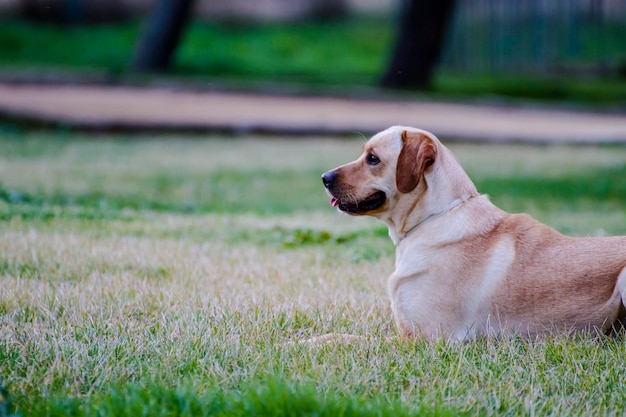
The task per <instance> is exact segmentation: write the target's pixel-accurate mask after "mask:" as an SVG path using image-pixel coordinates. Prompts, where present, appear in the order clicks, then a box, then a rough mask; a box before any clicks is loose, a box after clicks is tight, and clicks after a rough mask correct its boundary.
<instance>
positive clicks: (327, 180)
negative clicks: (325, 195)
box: [322, 171, 337, 188]
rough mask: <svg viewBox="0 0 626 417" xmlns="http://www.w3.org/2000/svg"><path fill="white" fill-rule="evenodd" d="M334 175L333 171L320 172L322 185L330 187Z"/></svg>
mask: <svg viewBox="0 0 626 417" xmlns="http://www.w3.org/2000/svg"><path fill="white" fill-rule="evenodd" d="M336 177H337V174H335V171H328V172H325V173H324V174H322V182H323V183H324V187H326V188H330V187H332V186H333V183H334V182H335V178H336Z"/></svg>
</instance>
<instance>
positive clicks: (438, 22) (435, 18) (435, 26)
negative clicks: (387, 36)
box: [381, 0, 454, 89]
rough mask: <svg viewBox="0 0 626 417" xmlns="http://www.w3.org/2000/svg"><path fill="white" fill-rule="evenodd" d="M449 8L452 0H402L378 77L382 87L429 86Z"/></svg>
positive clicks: (450, 13)
mask: <svg viewBox="0 0 626 417" xmlns="http://www.w3.org/2000/svg"><path fill="white" fill-rule="evenodd" d="M453 9H454V0H439V1H432V0H402V6H401V9H400V19H399V20H400V22H399V27H398V32H397V35H396V43H395V46H394V49H393V53H392V56H391V59H390V60H389V64H388V66H387V69H386V71H385V73H384V75H383V77H382V79H381V85H382V86H383V87H389V88H406V89H424V88H427V87H428V86H429V84H430V81H431V78H432V73H433V70H434V68H435V65H436V64H437V60H438V59H439V55H440V52H441V49H442V46H443V40H444V36H445V33H446V31H447V28H448V23H449V21H450V20H451V17H452V10H453Z"/></svg>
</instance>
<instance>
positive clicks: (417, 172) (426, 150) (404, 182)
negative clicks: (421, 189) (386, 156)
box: [396, 130, 437, 193]
mask: <svg viewBox="0 0 626 417" xmlns="http://www.w3.org/2000/svg"><path fill="white" fill-rule="evenodd" d="M436 157H437V145H436V144H435V142H434V141H433V140H432V139H431V138H429V137H428V136H426V135H424V134H422V133H417V132H407V131H406V130H405V131H403V132H402V150H401V151H400V156H398V165H397V167H396V187H397V188H398V191H400V192H401V193H410V192H411V191H413V190H414V189H415V187H417V184H419V182H420V179H421V178H422V177H423V176H424V171H425V170H426V169H427V168H428V167H429V166H430V165H432V164H433V162H435V158H436Z"/></svg>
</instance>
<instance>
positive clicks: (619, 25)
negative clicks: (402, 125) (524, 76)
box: [442, 0, 626, 76]
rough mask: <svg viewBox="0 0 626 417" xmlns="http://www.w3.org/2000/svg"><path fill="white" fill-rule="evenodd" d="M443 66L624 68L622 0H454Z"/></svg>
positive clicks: (625, 4) (625, 0)
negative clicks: (455, 0)
mask: <svg viewBox="0 0 626 417" xmlns="http://www.w3.org/2000/svg"><path fill="white" fill-rule="evenodd" d="M442 66H443V67H444V68H445V69H448V70H451V71H458V72H474V73H477V72H480V73H534V74H552V75H561V74H572V73H573V74H577V75H580V74H583V75H584V74H587V75H615V74H620V75H622V76H625V75H626V74H625V73H626V0H457V5H456V10H455V15H454V17H453V21H452V24H451V28H450V34H449V38H448V42H447V46H446V48H445V53H444V56H443V57H442Z"/></svg>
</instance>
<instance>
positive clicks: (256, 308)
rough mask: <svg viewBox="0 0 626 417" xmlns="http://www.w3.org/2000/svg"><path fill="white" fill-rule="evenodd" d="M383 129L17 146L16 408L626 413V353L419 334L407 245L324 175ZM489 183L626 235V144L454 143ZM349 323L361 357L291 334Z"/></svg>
mask: <svg viewBox="0 0 626 417" xmlns="http://www.w3.org/2000/svg"><path fill="white" fill-rule="evenodd" d="M361 143H362V139H360V138H356V137H355V138H354V139H353V140H350V139H344V140H330V139H304V138H300V139H298V140H297V141H291V140H287V139H273V138H267V137H265V138H258V137H245V138H244V137H240V138H236V139H235V138H228V137H219V136H212V137H208V138H206V139H204V138H198V137H192V138H190V137H178V136H158V137H148V136H145V137H144V136H134V137H127V136H100V135H74V134H66V133H60V132H31V133H28V132H20V131H16V130H7V129H5V130H3V131H2V134H1V135H0V385H1V386H2V387H3V390H2V391H1V392H0V415H2V413H3V412H4V413H5V414H10V413H13V412H15V413H17V414H18V415H21V416H40V415H50V416H55V415H73V416H90V415H98V416H103V417H104V416H119V415H129V416H131V415H132V416H134V415H150V416H178V415H181V416H198V415H207V416H208V415H218V416H221V415H224V416H227V415H228V416H233V415H234V416H249V415H277V416H299V415H311V416H316V415H318V416H338V415H339V416H341V415H343V416H368V415H371V416H375V415H376V416H379V415H420V416H421V415H424V416H429V415H432V416H435V415H437V416H456V415H468V416H469V415H509V416H525V415H588V416H598V415H621V414H623V413H624V412H625V411H626V410H625V409H624V407H625V405H624V392H626V381H625V379H624V374H625V373H626V364H625V362H624V360H623V358H624V356H625V355H626V345H625V344H624V343H623V341H622V340H619V339H583V338H581V337H575V338H566V337H555V338H553V339H548V340H543V341H526V340H521V339H511V340H502V341H495V340H478V341H472V342H468V343H464V344H455V345H446V344H444V343H438V342H435V343H425V342H409V341H402V340H400V339H398V338H397V335H396V332H395V329H394V327H393V322H392V318H391V313H390V308H389V302H388V299H387V295H386V290H385V282H386V278H387V276H388V275H389V274H390V273H391V272H392V270H393V262H394V259H393V256H394V248H393V246H392V244H391V242H390V241H389V239H388V238H387V237H386V229H385V227H384V226H383V225H382V224H381V223H378V222H376V221H375V220H373V219H367V218H352V217H347V216H343V215H340V214H338V213H337V212H336V211H335V210H333V209H331V208H330V207H329V205H328V198H327V196H326V194H325V192H324V191H323V189H322V186H321V181H320V174H321V173H322V172H324V171H325V170H327V169H328V168H331V167H334V166H336V165H337V164H339V163H342V162H346V161H348V160H351V159H353V158H354V157H356V156H357V155H358V153H359V151H360V147H361ZM451 148H452V150H453V151H454V152H455V153H456V155H457V156H458V157H459V159H460V161H461V162H462V164H463V165H464V166H465V167H466V169H467V171H468V172H469V173H470V175H471V177H472V178H473V179H474V180H475V181H476V183H477V185H478V187H479V190H480V191H482V192H484V193H488V194H490V195H491V196H492V200H494V202H496V203H497V204H498V205H500V206H501V207H503V208H505V209H507V210H510V211H527V212H529V213H531V214H532V215H534V216H535V217H537V218H539V219H540V220H542V221H544V222H547V223H548V224H550V225H552V226H553V227H555V228H557V229H558V230H561V231H563V232H567V233H569V234H574V235H607V234H626V210H625V208H624V207H625V206H624V202H625V200H624V196H626V171H625V168H624V167H625V166H626V148H624V147H600V148H592V147H526V146H521V145H510V146H488V145H462V144H452V145H451ZM329 332H340V333H351V334H356V335H362V336H365V338H364V339H363V340H360V341H358V342H356V343H354V344H352V345H347V346H345V345H323V346H310V345H304V344H290V343H289V342H293V341H297V340H300V339H303V338H307V337H312V336H316V335H322V334H325V333H329Z"/></svg>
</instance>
